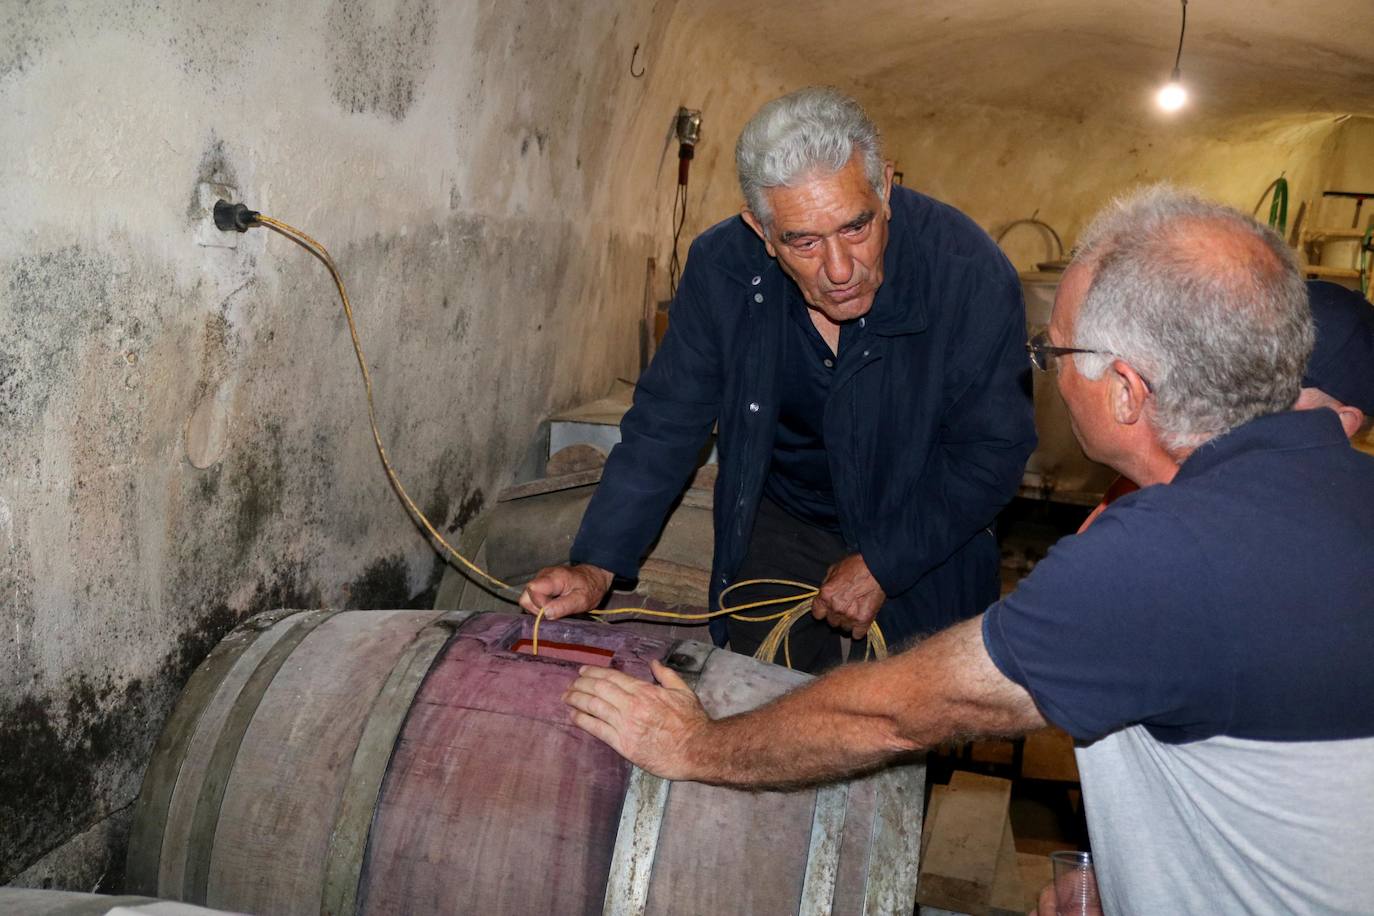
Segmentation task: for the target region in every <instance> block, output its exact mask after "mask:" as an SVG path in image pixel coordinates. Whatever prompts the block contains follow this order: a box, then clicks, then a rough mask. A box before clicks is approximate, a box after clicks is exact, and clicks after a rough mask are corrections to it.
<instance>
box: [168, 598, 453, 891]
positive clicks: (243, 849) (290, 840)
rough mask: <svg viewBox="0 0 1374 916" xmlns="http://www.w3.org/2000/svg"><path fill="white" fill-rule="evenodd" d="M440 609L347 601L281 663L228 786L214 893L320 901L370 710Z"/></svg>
mask: <svg viewBox="0 0 1374 916" xmlns="http://www.w3.org/2000/svg"><path fill="white" fill-rule="evenodd" d="M435 616H436V614H435V612H434V611H345V612H341V613H337V614H335V615H334V616H333V617H330V618H329V619H328V620H325V621H323V622H321V623H320V624H319V626H318V627H316V628H315V629H314V630H313V631H312V632H311V633H310V634H309V635H308V636H306V637H305V639H303V640H302V641H301V643H300V645H299V646H298V647H296V651H295V652H293V653H291V657H290V659H289V660H285V662H286V663H285V664H282V665H280V669H279V670H278V671H277V672H276V676H275V677H274V678H272V679H271V682H270V684H269V685H268V686H267V688H266V691H265V692H264V693H263V694H262V696H261V701H260V702H259V703H257V704H256V709H255V712H254V714H253V715H252V717H251V721H250V722H249V724H248V725H247V727H246V729H245V731H244V732H243V738H242V742H241V743H240V745H239V747H238V753H237V754H236V755H235V758H234V764H233V769H232V771H231V773H230V775H229V778H228V782H227V784H225V785H224V787H223V789H222V797H223V801H222V803H221V805H220V807H219V811H218V819H217V826H216V830H215V835H214V844H213V851H212V853H211V856H210V861H209V868H208V873H207V875H206V883H205V898H204V899H205V902H206V903H207V905H209V906H218V907H222V908H224V909H229V910H237V911H241V912H244V913H271V914H274V916H297V914H300V916H304V914H307V913H319V912H320V903H321V896H322V893H323V888H324V877H325V864H326V856H327V854H328V851H329V834H330V830H331V828H332V827H333V826H334V823H335V820H336V818H337V813H338V809H339V803H340V800H341V798H342V797H343V794H344V789H345V786H346V785H347V782H348V777H349V774H350V772H351V765H352V762H353V756H354V754H355V753H356V751H357V748H358V739H359V738H360V737H361V735H362V733H363V728H364V726H365V725H366V722H367V715H368V712H369V711H370V710H371V709H372V704H373V701H374V700H375V699H376V696H377V694H378V693H379V692H380V691H381V689H382V687H383V685H384V684H385V683H386V681H387V678H388V677H389V676H390V674H391V672H392V669H393V668H394V667H395V663H396V659H397V657H398V656H400V654H401V653H402V652H403V651H404V649H405V647H406V646H407V645H409V644H410V642H411V641H412V640H413V639H414V638H415V635H416V633H418V632H419V631H420V630H421V629H423V628H424V627H425V626H426V625H428V624H429V622H430V621H432V620H433V619H434V618H435ZM283 642H284V641H283ZM281 647H282V643H279V644H278V646H277V648H281ZM274 651H275V649H274ZM265 664H267V662H266V661H264V665H265ZM249 687H250V688H251V687H252V682H251V681H250V684H249ZM248 693H249V688H245V691H244V695H245V696H247V695H248ZM227 733H228V729H227V727H226V734H227ZM203 794H204V793H202V795H203ZM188 872H189V869H188ZM196 902H199V901H196Z"/></svg>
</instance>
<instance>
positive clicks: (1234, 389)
mask: <svg viewBox="0 0 1374 916" xmlns="http://www.w3.org/2000/svg"><path fill="white" fill-rule="evenodd" d="M1075 260H1076V262H1077V263H1080V264H1082V265H1083V266H1085V267H1086V268H1087V269H1089V270H1090V271H1091V272H1092V281H1091V285H1090V286H1089V288H1088V292H1087V294H1086V295H1085V296H1084V299H1083V303H1082V305H1081V307H1080V309H1079V312H1078V319H1077V324H1076V327H1075V328H1074V340H1073V343H1072V345H1073V346H1075V347H1083V348H1086V349H1093V350H1102V351H1106V353H1105V354H1077V355H1076V356H1075V357H1074V360H1075V365H1076V366H1077V367H1078V369H1079V371H1080V372H1082V373H1083V374H1084V375H1085V376H1087V377H1088V378H1098V377H1100V376H1101V375H1102V373H1103V372H1104V371H1105V370H1106V368H1107V366H1108V365H1110V363H1111V361H1112V358H1113V357H1114V356H1115V357H1119V358H1120V359H1122V360H1124V361H1125V362H1127V363H1129V364H1130V365H1131V366H1132V367H1133V368H1134V369H1135V370H1136V371H1137V372H1139V373H1140V374H1141V375H1142V376H1144V377H1145V378H1147V379H1149V381H1150V384H1151V385H1152V387H1153V389H1154V396H1153V397H1152V399H1151V400H1150V403H1149V406H1148V410H1149V414H1150V417H1151V420H1152V422H1153V424H1154V427H1155V429H1156V430H1158V431H1159V434H1160V437H1161V440H1162V442H1163V443H1164V445H1165V446H1166V447H1168V448H1171V449H1175V450H1182V449H1189V448H1193V447H1195V446H1197V445H1200V444H1201V443H1203V442H1205V441H1207V440H1209V439H1212V438H1214V437H1216V436H1219V435H1222V434H1223V433H1226V432H1227V431H1229V430H1231V429H1234V428H1235V427H1237V426H1239V425H1241V424H1242V423H1245V422H1247V421H1249V420H1251V419H1253V418H1255V417H1258V416H1263V415H1265V414H1270V413H1277V412H1279V411H1282V410H1286V409H1288V408H1289V407H1290V406H1291V405H1292V404H1293V401H1294V399H1295V398H1297V396H1298V390H1299V388H1300V387H1301V385H1302V374H1303V370H1304V367H1305V366H1306V365H1307V359H1308V356H1309V355H1310V354H1311V352H1312V343H1313V338H1314V333H1313V326H1312V315H1311V310H1310V309H1309V307H1308V304H1307V289H1306V287H1305V286H1304V284H1303V281H1302V276H1301V274H1300V273H1299V272H1298V267H1297V262H1296V261H1295V259H1294V257H1293V254H1292V252H1291V251H1289V249H1288V247H1287V246H1286V245H1285V244H1284V243H1283V240H1282V239H1281V238H1279V237H1278V235H1276V234H1275V233H1274V231H1273V230H1271V229H1269V228H1268V227H1266V226H1262V225H1260V224H1259V223H1257V222H1256V221H1255V220H1253V219H1251V218H1250V217H1248V216H1246V215H1244V214H1242V213H1240V212H1238V211H1236V210H1233V209H1231V208H1230V207H1225V206H1222V205H1221V204H1217V203H1213V202H1211V201H1207V200H1203V199H1202V198H1200V197H1197V196H1195V195H1193V194H1189V193H1185V192H1182V191H1179V190H1177V189H1175V188H1172V187H1169V186H1167V185H1156V186H1154V187H1150V188H1146V189H1144V190H1142V191H1139V192H1137V193H1135V194H1133V195H1131V196H1128V197H1126V198H1122V199H1118V200H1117V201H1115V202H1113V204H1112V205H1111V206H1109V207H1108V208H1107V209H1106V210H1104V211H1103V212H1102V213H1101V214H1099V215H1098V216H1097V217H1096V218H1095V219H1094V220H1093V222H1092V224H1091V225H1090V226H1089V227H1088V229H1087V230H1086V231H1085V232H1084V233H1083V235H1082V238H1081V240H1080V243H1079V250H1078V253H1077V255H1076V257H1075Z"/></svg>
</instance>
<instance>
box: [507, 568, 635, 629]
mask: <svg viewBox="0 0 1374 916" xmlns="http://www.w3.org/2000/svg"><path fill="white" fill-rule="evenodd" d="M614 579H615V575H614V574H613V573H612V572H611V571H610V570H609V569H602V568H601V567H600V566H592V565H591V564H589V563H578V564H577V565H575V566H549V567H546V568H544V569H541V570H539V572H538V573H536V574H535V577H534V578H533V579H531V580H530V583H529V584H528V585H526V586H525V590H524V591H523V592H521V593H520V606H521V607H522V608H524V609H525V610H527V611H529V612H530V613H531V614H538V613H539V610H540V608H543V610H544V616H545V617H547V618H548V619H550V620H557V619H558V618H559V617H569V616H571V615H573V614H583V613H586V612H587V611H590V610H591V609H592V608H594V607H596V606H597V605H598V604H600V603H601V599H602V598H604V597H606V592H608V591H610V589H611V582H612V581H613V580H614Z"/></svg>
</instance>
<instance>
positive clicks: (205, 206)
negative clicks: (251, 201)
mask: <svg viewBox="0 0 1374 916" xmlns="http://www.w3.org/2000/svg"><path fill="white" fill-rule="evenodd" d="M217 200H227V201H229V203H231V204H232V203H238V200H239V189H238V188H236V187H234V186H233V185H228V184H220V183H219V182H217V181H202V182H199V183H197V184H196V214H195V239H196V244H197V245H200V246H203V247H205V248H237V247H239V236H240V235H242V233H240V232H221V231H220V230H219V229H217V228H215V219H214V209H215V201H217Z"/></svg>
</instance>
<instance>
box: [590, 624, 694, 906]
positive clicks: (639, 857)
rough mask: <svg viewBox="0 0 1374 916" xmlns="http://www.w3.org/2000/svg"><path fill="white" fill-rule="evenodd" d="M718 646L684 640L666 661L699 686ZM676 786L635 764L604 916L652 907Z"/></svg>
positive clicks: (624, 808) (688, 681) (610, 877)
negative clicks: (656, 871)
mask: <svg viewBox="0 0 1374 916" xmlns="http://www.w3.org/2000/svg"><path fill="white" fill-rule="evenodd" d="M714 651H715V649H714V647H712V646H708V645H706V644H704V643H699V642H692V641H684V642H679V643H677V644H676V645H675V646H674V647H673V651H672V653H671V654H670V655H669V656H668V661H667V664H668V665H669V666H670V667H671V668H673V670H675V671H677V672H678V674H679V675H680V676H681V677H682V680H683V681H684V682H685V683H686V684H687V686H688V687H691V688H693V689H695V688H696V685H697V680H698V678H700V677H701V670H702V668H703V667H704V666H705V664H706V659H707V658H708V657H709V656H710V654H711V653H712V652H714ZM671 788H672V783H670V782H669V781H668V780H666V779H663V778H662V777H659V776H655V775H653V774H652V773H649V772H648V771H646V770H641V769H640V768H639V767H633V768H632V769H631V772H630V781H629V783H628V785H627V787H626V790H625V801H624V803H623V804H622V805H621V808H620V828H619V830H618V831H617V832H616V838H615V848H614V850H613V851H612V853H611V866H610V874H609V875H608V877H607V880H606V904H605V909H604V910H603V913H604V916H642V914H643V913H644V911H645V909H646V907H647V906H648V902H649V879H650V878H651V877H652V875H653V873H654V859H655V857H656V856H657V855H658V838H659V834H660V831H661V829H662V827H663V811H664V809H665V808H666V807H667V805H668V792H669V790H670V789H671Z"/></svg>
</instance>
